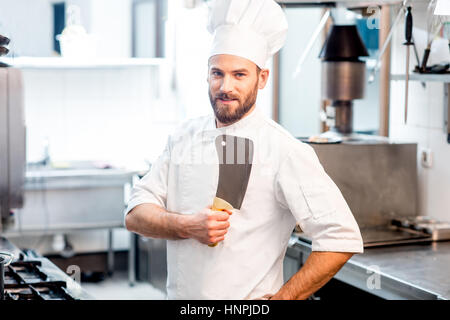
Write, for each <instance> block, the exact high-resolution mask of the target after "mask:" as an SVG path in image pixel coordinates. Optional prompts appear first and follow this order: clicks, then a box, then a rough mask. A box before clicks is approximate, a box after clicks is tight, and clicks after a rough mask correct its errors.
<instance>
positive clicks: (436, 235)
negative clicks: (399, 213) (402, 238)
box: [392, 216, 450, 241]
mask: <svg viewBox="0 0 450 320" xmlns="http://www.w3.org/2000/svg"><path fill="white" fill-rule="evenodd" d="M392 225H394V226H396V227H397V228H399V229H402V230H405V231H411V230H412V231H415V232H421V233H425V234H428V235H429V236H430V237H431V240H432V241H445V240H450V222H444V221H438V220H435V219H432V218H430V217H427V216H415V217H406V218H400V219H393V220H392Z"/></svg>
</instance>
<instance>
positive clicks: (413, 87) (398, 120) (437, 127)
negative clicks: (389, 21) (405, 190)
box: [389, 4, 450, 221]
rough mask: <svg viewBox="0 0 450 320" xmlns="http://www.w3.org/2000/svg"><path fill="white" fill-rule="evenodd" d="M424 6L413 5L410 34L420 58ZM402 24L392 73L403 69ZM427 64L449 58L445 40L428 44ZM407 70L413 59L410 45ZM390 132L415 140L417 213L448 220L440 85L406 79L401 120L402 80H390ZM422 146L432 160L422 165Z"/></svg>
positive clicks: (447, 155) (449, 161) (449, 164)
mask: <svg viewBox="0 0 450 320" xmlns="http://www.w3.org/2000/svg"><path fill="white" fill-rule="evenodd" d="M425 9H426V7H423V5H422V6H421V5H420V4H418V5H417V6H416V7H414V8H413V12H414V21H415V22H416V23H415V25H416V26H417V27H416V28H415V29H414V37H415V41H416V43H417V46H418V51H419V56H420V59H421V58H422V54H423V49H424V47H425V41H426V33H425V29H424V28H425V25H426V23H425V22H426V21H425V12H426V10H425ZM403 36H404V25H403V23H400V24H399V25H398V26H397V28H396V31H395V33H394V36H393V40H392V44H393V47H392V73H396V74H400V73H403V74H404V73H405V55H406V52H405V46H403V45H402V43H403ZM430 58H431V60H430V64H434V63H439V62H442V61H450V53H449V52H448V43H447V41H446V40H444V39H440V40H438V41H436V42H435V44H434V45H433V46H432V55H431V57H430ZM410 61H411V65H410V68H411V70H412V69H413V68H414V66H415V65H416V59H415V57H414V54H413V51H412V49H411V56H410ZM390 90H391V91H390V92H391V98H390V128H389V129H390V136H391V137H392V138H394V139H399V140H404V141H412V142H417V143H418V155H417V160H418V174H419V213H420V214H421V215H429V216H431V217H434V218H436V219H441V220H446V221H450V144H448V143H447V135H446V134H445V132H444V85H443V83H441V82H427V83H426V88H423V87H422V85H421V83H420V82H417V81H410V82H409V98H408V101H409V102H408V121H407V124H406V125H405V123H404V108H405V81H391V88H390ZM422 149H429V150H431V152H432V159H433V164H432V167H431V168H425V167H423V166H422V165H421V164H420V155H421V150H422Z"/></svg>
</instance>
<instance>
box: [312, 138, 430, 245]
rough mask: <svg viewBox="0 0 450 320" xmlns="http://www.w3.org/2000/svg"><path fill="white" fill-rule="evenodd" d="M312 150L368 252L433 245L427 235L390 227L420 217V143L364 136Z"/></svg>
mask: <svg viewBox="0 0 450 320" xmlns="http://www.w3.org/2000/svg"><path fill="white" fill-rule="evenodd" d="M304 142H307V140H304ZM311 147H312V148H313V149H314V151H315V152H316V154H317V156H318V158H319V160H320V163H321V164H322V166H323V168H324V169H325V171H326V172H327V174H328V175H329V176H330V178H331V179H332V180H333V181H334V183H335V184H336V185H337V187H338V188H339V190H340V191H341V193H342V195H343V197H344V199H345V200H346V202H347V204H348V206H349V207H350V210H351V211H352V213H353V216H354V217H355V220H356V222H357V223H358V226H359V227H360V230H361V235H362V238H363V241H364V246H365V247H374V246H381V245H388V244H389V245H393V244H406V243H413V242H414V243H415V242H421V243H430V242H431V237H430V236H429V235H428V234H423V233H421V234H418V233H417V232H416V233H415V232H408V231H404V230H398V228H394V227H393V226H392V225H391V220H392V219H398V218H406V217H411V216H416V215H417V207H418V203H417V199H418V182H417V180H418V178H417V144H414V143H400V142H396V141H392V140H389V139H387V138H384V139H382V137H377V136H363V135H359V139H358V140H356V139H355V140H344V141H342V142H341V143H328V144H327V143H325V144H321V143H311Z"/></svg>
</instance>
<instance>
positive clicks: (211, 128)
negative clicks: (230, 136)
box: [205, 107, 260, 135]
mask: <svg viewBox="0 0 450 320" xmlns="http://www.w3.org/2000/svg"><path fill="white" fill-rule="evenodd" d="M259 114H260V111H259V109H258V107H255V108H254V109H253V111H252V112H250V114H248V115H247V116H245V117H244V118H242V119H240V120H238V121H236V122H234V123H232V124H230V125H228V126H225V127H221V128H217V127H216V118H215V117H214V116H212V117H211V118H212V119H211V121H209V123H208V127H207V128H206V130H205V133H207V132H211V133H215V134H216V135H219V134H225V133H233V132H235V131H237V130H240V129H244V128H246V127H248V126H249V125H251V123H253V122H254V120H255V119H257V118H258V116H259Z"/></svg>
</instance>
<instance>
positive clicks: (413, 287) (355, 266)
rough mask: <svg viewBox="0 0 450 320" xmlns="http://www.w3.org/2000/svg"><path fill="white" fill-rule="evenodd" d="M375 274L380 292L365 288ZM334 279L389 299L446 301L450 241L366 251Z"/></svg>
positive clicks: (449, 292) (304, 246)
mask: <svg viewBox="0 0 450 320" xmlns="http://www.w3.org/2000/svg"><path fill="white" fill-rule="evenodd" d="M294 245H295V246H299V247H301V249H302V251H303V252H308V251H309V252H310V251H311V245H310V244H308V243H306V242H304V241H301V240H299V239H297V240H296V241H295V244H294ZM304 260H306V257H304ZM375 274H379V275H380V282H379V284H380V288H370V286H368V284H367V283H368V282H371V281H372V280H373V276H374V275H375ZM370 277H372V278H371V279H370ZM335 278H337V279H338V280H341V281H344V282H346V283H349V284H351V285H354V286H356V287H358V288H360V289H362V290H364V291H367V292H370V293H372V294H375V295H378V296H381V297H384V298H388V299H403V298H405V299H415V298H416V299H445V300H449V299H450V241H445V242H433V243H431V244H421V245H399V246H386V247H375V248H366V249H364V253H362V254H357V255H354V256H353V257H352V258H351V259H350V260H349V261H348V262H347V263H346V264H345V266H344V267H343V268H342V269H341V270H340V271H339V272H338V274H336V276H335Z"/></svg>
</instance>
